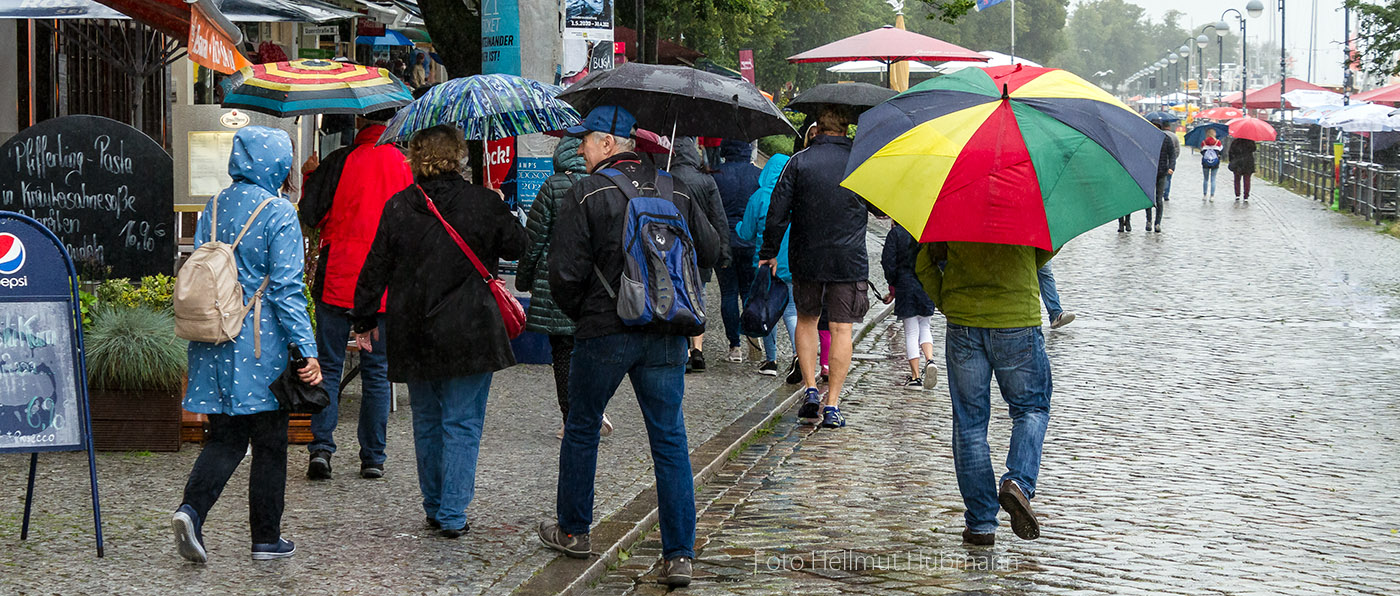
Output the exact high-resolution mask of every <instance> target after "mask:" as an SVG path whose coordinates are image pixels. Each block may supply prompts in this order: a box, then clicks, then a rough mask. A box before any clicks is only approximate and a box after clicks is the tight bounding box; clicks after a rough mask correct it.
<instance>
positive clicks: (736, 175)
mask: <svg viewBox="0 0 1400 596" xmlns="http://www.w3.org/2000/svg"><path fill="white" fill-rule="evenodd" d="M719 155H720V158H722V159H724V163H722V164H719V167H718V168H716V169H718V170H719V171H718V172H715V185H716V186H718V187H719V198H720V199H721V200H722V201H724V215H725V217H726V218H728V221H727V222H726V223H727V224H728V225H729V229H728V234H729V245H730V246H731V247H742V248H753V243H752V242H749V241H747V240H744V239H742V238H740V237H739V235H738V234H736V233H735V232H734V229H735V228H737V227H738V226H739V220H741V219H744V209H746V208H747V207H748V206H749V197H751V196H753V193H754V192H755V191H757V190H758V175H759V174H761V173H762V172H763V170H760V169H759V168H758V166H755V165H753V162H752V161H750V156H752V155H753V146H752V145H750V144H748V143H745V142H743V141H735V140H731V139H725V140H724V141H723V142H722V143H720V145H719ZM748 265H749V264H748V263H745V264H744V266H748ZM745 291H747V289H745Z"/></svg>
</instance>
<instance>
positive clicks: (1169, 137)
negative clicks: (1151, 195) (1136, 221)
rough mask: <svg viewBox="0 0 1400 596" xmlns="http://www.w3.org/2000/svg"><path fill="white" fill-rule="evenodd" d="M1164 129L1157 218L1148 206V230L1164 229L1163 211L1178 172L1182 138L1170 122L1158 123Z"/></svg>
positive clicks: (1158, 182)
mask: <svg viewBox="0 0 1400 596" xmlns="http://www.w3.org/2000/svg"><path fill="white" fill-rule="evenodd" d="M1157 126H1158V127H1160V128H1161V129H1162V135H1163V138H1162V152H1161V155H1160V156H1159V157H1158V160H1157V196H1156V198H1155V201H1154V204H1155V205H1156V207H1157V219H1156V220H1155V221H1154V220H1153V219H1152V208H1151V207H1148V208H1147V231H1149V232H1153V231H1156V232H1161V231H1162V212H1163V211H1165V210H1166V207H1167V197H1168V196H1169V195H1170V194H1171V191H1172V174H1173V173H1174V172H1176V158H1177V156H1178V155H1180V154H1181V140H1180V139H1178V138H1176V133H1175V132H1173V131H1172V129H1171V128H1172V125H1171V123H1170V122H1161V123H1159V124H1158V125H1157Z"/></svg>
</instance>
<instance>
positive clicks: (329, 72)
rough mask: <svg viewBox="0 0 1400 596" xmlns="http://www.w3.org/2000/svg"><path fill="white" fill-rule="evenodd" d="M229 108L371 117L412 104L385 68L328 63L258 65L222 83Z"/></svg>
mask: <svg viewBox="0 0 1400 596" xmlns="http://www.w3.org/2000/svg"><path fill="white" fill-rule="evenodd" d="M223 86H224V101H223V103H222V104H221V105H222V106H223V107H225V108H241V109H244V110H252V111H254V112H262V113H264V114H271V115H273V116H277V117H280V118H288V117H292V116H301V115H303V114H368V113H370V112H374V111H377V110H382V109H386V108H396V107H399V106H401V105H404V104H407V103H408V102H410V101H413V94H412V93H410V92H409V90H408V87H405V86H404V84H403V82H402V81H400V80H399V79H398V78H397V77H395V76H394V75H392V74H390V73H389V71H388V70H385V69H383V68H375V67H373V66H361V65H359V64H351V63H349V62H332V61H330V60H292V61H289V62H270V63H267V64H254V65H252V66H248V67H245V68H243V69H242V70H240V71H238V72H236V73H234V74H233V75H232V76H230V77H229V78H227V79H224V82H223Z"/></svg>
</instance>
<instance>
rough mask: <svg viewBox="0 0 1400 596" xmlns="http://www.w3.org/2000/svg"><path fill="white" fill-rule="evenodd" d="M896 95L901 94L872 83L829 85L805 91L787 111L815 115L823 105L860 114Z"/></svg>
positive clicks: (790, 104)
mask: <svg viewBox="0 0 1400 596" xmlns="http://www.w3.org/2000/svg"><path fill="white" fill-rule="evenodd" d="M896 95H899V92H898V91H895V90H894V89H886V88H884V87H880V86H878V85H871V84H870V83H827V84H825V85H817V86H816V87H812V88H811V89H808V90H806V91H803V92H802V95H799V96H797V98H795V99H793V100H792V103H789V104H788V105H787V109H789V110H792V111H795V112H805V113H808V114H814V113H816V112H817V111H819V110H820V109H821V107H822V106H823V105H837V106H849V107H851V108H852V109H854V110H855V111H856V112H857V113H859V112H863V111H865V110H868V109H870V108H873V107H875V106H877V105H879V104H881V103H884V102H885V100H887V99H889V98H891V97H894V96H896Z"/></svg>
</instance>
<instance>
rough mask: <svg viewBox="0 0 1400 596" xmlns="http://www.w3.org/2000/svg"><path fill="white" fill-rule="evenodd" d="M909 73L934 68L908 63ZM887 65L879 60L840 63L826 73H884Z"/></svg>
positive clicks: (829, 67) (923, 64) (930, 70)
mask: <svg viewBox="0 0 1400 596" xmlns="http://www.w3.org/2000/svg"><path fill="white" fill-rule="evenodd" d="M908 64H909V72H933V71H934V68H933V67H932V66H929V65H928V64H925V63H923V62H909V63H908ZM888 69H889V65H887V64H885V63H884V62H880V61H879V60H852V61H850V62H842V63H840V64H837V65H835V66H828V67H827V69H826V70H827V72H839V73H862V72H885V71H886V70H888Z"/></svg>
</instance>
